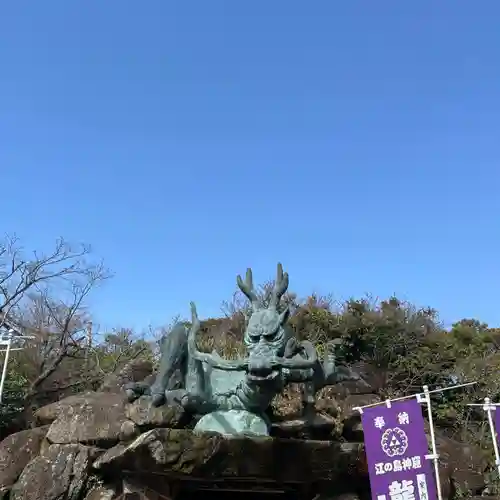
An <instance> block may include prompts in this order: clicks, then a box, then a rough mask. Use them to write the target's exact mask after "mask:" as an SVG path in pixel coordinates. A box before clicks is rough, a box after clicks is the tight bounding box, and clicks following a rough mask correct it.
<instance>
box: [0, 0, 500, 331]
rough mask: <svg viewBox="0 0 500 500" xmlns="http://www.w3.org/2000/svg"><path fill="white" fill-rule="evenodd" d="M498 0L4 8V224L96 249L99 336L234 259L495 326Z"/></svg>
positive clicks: (167, 309)
mask: <svg viewBox="0 0 500 500" xmlns="http://www.w3.org/2000/svg"><path fill="white" fill-rule="evenodd" d="M499 16H500V3H498V1H495V0H482V1H481V2H471V1H465V0H453V1H452V0H440V1H439V2H437V1H435V0H420V1H418V2H402V1H400V0H379V1H373V0H364V1H363V0H358V1H356V0H352V1H344V2H340V1H339V2H336V1H332V0H318V1H316V2H303V1H297V0H286V1H285V0H273V1H272V2H270V1H263V0H254V1H253V2H235V1H234V0H226V1H221V0H210V1H205V0H198V1H192V2H168V1H165V0H151V1H148V2H131V1H124V0H120V1H117V0H107V1H106V2H103V1H97V0H85V1H82V0H80V1H78V0H75V1H71V2H68V1H67V0H57V1H56V0H46V1H44V2H35V1H31V2H4V3H3V5H2V7H1V12H0V65H1V66H0V67H1V75H2V76H1V78H0V95H1V98H0V165H1V180H2V184H3V188H4V189H3V197H2V205H3V214H4V216H3V218H2V224H1V230H2V231H5V232H13V231H15V232H17V234H18V235H19V236H20V237H21V238H22V240H23V242H24V244H25V246H26V247H27V248H38V249H43V248H48V247H50V245H51V242H52V241H53V240H54V239H55V238H56V237H57V236H59V235H63V236H64V237H66V238H68V239H70V240H73V241H85V242H88V243H91V244H92V245H93V247H94V250H95V253H96V255H98V256H102V257H104V258H105V260H106V262H107V264H108V265H109V266H110V267H111V268H112V269H113V270H114V272H115V273H116V276H115V278H114V279H113V280H112V281H111V282H109V283H107V284H106V286H105V287H104V288H103V289H102V290H100V291H99V292H98V293H96V294H95V295H94V297H93V299H92V304H91V305H92V307H93V310H94V312H95V315H96V317H97V321H98V322H99V323H100V324H101V327H102V328H108V327H112V326H119V325H121V326H132V327H135V328H138V329H140V328H142V327H145V326H147V325H148V324H153V325H160V324H164V323H168V321H169V320H170V319H171V318H172V316H174V315H176V314H178V313H179V314H181V315H183V316H187V315H188V313H189V301H190V300H195V301H196V303H197V305H198V310H199V314H200V316H201V317H206V316H209V315H213V314H217V313H218V312H219V310H220V304H221V302H222V301H223V300H224V299H227V298H229V297H230V296H231V294H232V292H233V291H234V290H235V276H236V274H237V273H243V272H244V271H245V269H246V267H247V266H252V267H253V268H254V275H255V279H256V280H257V281H259V282H261V281H264V280H266V279H268V278H271V277H272V276H273V274H274V272H275V266H276V262H277V261H278V260H280V261H282V262H283V265H284V267H285V269H286V270H288V271H289V273H290V288H291V289H292V290H294V291H296V292H298V293H299V294H300V295H305V294H307V293H309V292H311V291H316V292H319V293H325V292H332V293H334V295H335V296H336V297H337V298H343V297H349V296H353V295H354V296H360V295H363V294H365V293H367V292H369V293H371V294H373V295H375V296H381V297H386V296H388V295H390V294H391V293H396V294H398V295H400V296H402V297H403V298H406V299H409V300H412V301H414V302H416V303H417V304H420V305H430V306H433V307H436V308H437V309H439V311H440V312H441V317H442V319H443V320H444V321H445V322H446V323H450V322H452V321H454V320H456V319H459V318H461V317H464V316H466V317H470V316H474V317H479V318H481V319H483V320H484V321H487V322H489V323H491V324H500V308H499V298H500V294H499V291H500V290H499V289H500V272H499V265H498V259H499V255H500V251H499V250H500V249H499V244H500V232H499V229H500V228H499V222H500V220H499V213H500V212H499V209H500V199H499V197H498V196H497V193H498V191H499V181H500V171H499V167H498V164H499V160H500V140H499V137H500V124H499V120H500V118H499V117H500V65H499V64H498V61H499V60H500V30H498V18H499Z"/></svg>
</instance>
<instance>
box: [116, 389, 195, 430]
mask: <svg viewBox="0 0 500 500" xmlns="http://www.w3.org/2000/svg"><path fill="white" fill-rule="evenodd" d="M125 415H126V416H127V418H128V419H129V420H131V421H132V422H134V423H135V424H136V425H137V426H138V427H139V428H140V429H141V431H143V430H149V429H154V428H156V427H170V428H173V429H176V428H179V427H184V425H185V424H186V423H187V422H188V421H189V420H190V419H189V415H187V414H186V412H185V411H184V409H183V408H182V407H181V406H180V405H172V406H158V407H155V406H152V405H151V399H150V398H146V397H141V398H139V399H138V400H136V401H135V402H134V403H131V404H128V405H126V406H125Z"/></svg>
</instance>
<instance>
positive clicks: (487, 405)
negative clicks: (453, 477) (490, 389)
mask: <svg viewBox="0 0 500 500" xmlns="http://www.w3.org/2000/svg"><path fill="white" fill-rule="evenodd" d="M483 410H484V411H486V414H487V415H488V423H489V424H490V431H491V438H492V439H493V449H494V450H495V465H496V466H497V470H498V475H499V476H500V453H499V451H498V442H497V435H496V431H495V424H494V422H493V414H492V412H493V410H496V406H492V404H491V399H490V398H484V406H483Z"/></svg>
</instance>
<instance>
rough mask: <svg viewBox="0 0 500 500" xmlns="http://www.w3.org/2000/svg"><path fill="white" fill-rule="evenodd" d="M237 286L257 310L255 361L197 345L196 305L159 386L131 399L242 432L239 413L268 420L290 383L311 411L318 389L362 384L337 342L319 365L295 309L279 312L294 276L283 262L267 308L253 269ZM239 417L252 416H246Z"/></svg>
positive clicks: (135, 387) (251, 347) (171, 339)
mask: <svg viewBox="0 0 500 500" xmlns="http://www.w3.org/2000/svg"><path fill="white" fill-rule="evenodd" d="M237 284H238V287H239V288H240V290H241V291H242V292H243V293H244V294H245V295H246V296H247V297H248V299H249V300H250V303H251V306H252V310H251V315H250V317H249V319H248V324H247V327H246V330H245V334H244V342H245V345H246V347H247V350H248V356H247V357H245V358H239V359H235V360H228V359H223V358H221V357H220V356H219V355H218V354H217V353H216V352H213V353H204V352H200V351H199V350H198V349H197V347H196V335H197V333H198V332H199V330H200V321H199V319H198V315H197V312H196V306H195V304H194V303H191V317H192V319H191V327H190V328H186V327H185V326H184V325H182V324H177V325H175V327H174V328H173V330H172V331H171V332H170V333H169V335H168V336H167V337H166V338H165V340H164V342H163V345H162V350H161V358H160V365H159V369H158V373H157V376H156V379H155V382H154V383H153V384H152V385H151V386H148V385H145V384H142V383H134V384H130V385H128V386H127V387H126V392H127V396H128V398H129V400H130V401H133V400H135V399H137V398H138V397H139V396H142V395H147V396H150V397H151V401H152V404H153V405H154V406H160V405H163V404H180V405H181V406H182V407H183V408H184V409H186V410H187V411H189V412H192V413H196V414H201V415H212V416H213V417H215V416H217V418H218V419H219V420H220V418H221V415H226V417H227V420H228V422H222V427H224V425H225V424H226V423H227V424H228V425H227V426H226V427H227V429H228V430H227V432H226V433H228V434H237V433H239V432H240V431H239V430H238V426H237V425H236V426H233V425H231V424H232V423H235V421H234V415H237V414H238V412H241V413H242V414H244V413H249V414H251V415H254V416H255V417H257V418H260V419H262V420H263V421H266V422H267V417H266V411H267V410H268V408H269V406H270V404H271V401H272V400H273V398H274V397H275V396H276V395H277V394H279V393H281V392H282V390H283V389H284V387H285V386H286V385H287V384H290V383H293V382H299V383H304V385H305V390H304V394H303V402H304V404H305V406H306V408H311V406H312V405H314V396H315V394H316V392H317V391H318V390H319V389H321V388H322V387H324V386H325V385H329V384H334V383H337V382H340V381H343V380H359V379H360V377H359V376H358V375H357V374H355V373H353V372H351V370H350V369H349V368H347V367H344V366H337V364H336V362H335V345H334V343H333V342H332V343H329V344H328V345H327V347H326V349H325V353H324V355H323V359H322V360H321V361H320V360H319V358H318V353H317V351H316V348H315V347H314V346H313V344H312V343H311V342H309V341H301V342H299V341H298V340H297V339H296V337H295V336H294V333H293V331H292V329H291V328H290V327H289V326H288V325H287V321H288V318H289V316H290V310H289V308H288V307H286V308H284V310H280V308H279V304H280V299H281V297H282V296H283V294H284V293H285V292H286V290H287V288H288V274H287V273H284V272H283V268H282V266H281V264H278V270H277V277H276V281H275V285H274V289H273V291H272V296H271V300H270V301H269V304H268V305H267V306H264V305H263V304H262V303H261V302H260V300H259V298H258V296H257V293H256V292H255V290H254V286H253V279H252V271H251V269H248V270H247V274H246V279H245V281H243V280H242V278H241V277H240V276H238V277H237ZM236 420H238V419H236ZM239 420H241V421H242V420H245V419H242V418H241V415H240V419H239ZM249 420H251V419H246V421H249ZM219 423H220V422H219ZM219 427H220V425H219V424H217V428H219ZM200 429H201V430H204V429H205V428H204V427H203V426H201V427H200ZM250 432H251V429H250ZM257 433H258V434H261V432H260V431H259V432H257Z"/></svg>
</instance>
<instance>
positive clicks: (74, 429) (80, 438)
mask: <svg viewBox="0 0 500 500" xmlns="http://www.w3.org/2000/svg"><path fill="white" fill-rule="evenodd" d="M68 399H69V398H68ZM125 406H126V400H125V398H124V396H123V395H120V394H112V393H86V394H82V395H81V396H80V397H79V398H77V397H73V399H72V400H71V402H68V401H64V400H63V401H61V402H59V411H58V413H57V418H56V419H55V420H54V422H53V423H52V424H51V426H50V428H49V431H48V433H47V440H48V441H49V442H50V443H52V444H71V443H81V444H87V445H95V446H99V447H104V448H106V447H110V446H113V445H115V444H116V443H117V442H118V441H120V440H125V441H126V440H128V439H131V438H133V437H134V436H136V435H137V434H138V429H137V426H136V425H135V424H134V422H132V421H131V420H129V419H128V418H127V416H126V413H125Z"/></svg>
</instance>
